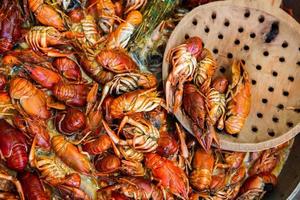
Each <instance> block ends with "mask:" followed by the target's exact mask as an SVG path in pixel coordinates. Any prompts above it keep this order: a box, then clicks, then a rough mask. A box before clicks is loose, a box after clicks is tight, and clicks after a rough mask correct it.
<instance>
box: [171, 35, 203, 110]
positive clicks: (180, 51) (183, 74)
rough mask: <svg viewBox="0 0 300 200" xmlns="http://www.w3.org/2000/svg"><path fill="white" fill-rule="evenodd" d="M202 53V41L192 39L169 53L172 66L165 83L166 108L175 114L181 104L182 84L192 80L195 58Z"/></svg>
mask: <svg viewBox="0 0 300 200" xmlns="http://www.w3.org/2000/svg"><path fill="white" fill-rule="evenodd" d="M201 52H202V40H201V39H200V38H199V37H192V38H189V39H188V40H186V41H185V43H184V44H182V45H179V46H177V47H175V48H173V49H171V50H170V52H169V54H168V55H169V56H168V58H169V61H170V64H171V66H172V71H171V72H170V74H169V76H168V78H167V81H166V87H165V92H166V103H167V108H168V109H172V110H173V111H174V112H176V111H177V110H178V109H179V108H180V106H181V104H182V94H183V84H184V83H185V82H186V81H189V80H192V75H193V73H194V71H195V68H196V66H197V58H198V56H199V55H200V54H201Z"/></svg>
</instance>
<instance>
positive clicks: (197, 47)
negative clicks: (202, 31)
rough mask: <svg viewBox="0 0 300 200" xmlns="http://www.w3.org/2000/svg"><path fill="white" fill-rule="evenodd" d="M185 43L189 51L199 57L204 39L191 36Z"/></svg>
mask: <svg viewBox="0 0 300 200" xmlns="http://www.w3.org/2000/svg"><path fill="white" fill-rule="evenodd" d="M185 44H186V45H187V49H188V52H190V53H191V54H192V55H193V56H195V57H196V58H198V57H199V56H200V54H201V52H202V49H203V46H202V40H201V38H200V37H196V36H195V37H191V38H189V39H187V40H186V42H185Z"/></svg>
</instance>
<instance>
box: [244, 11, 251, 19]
mask: <svg viewBox="0 0 300 200" xmlns="http://www.w3.org/2000/svg"><path fill="white" fill-rule="evenodd" d="M244 17H246V18H248V17H250V10H246V11H245V14H244Z"/></svg>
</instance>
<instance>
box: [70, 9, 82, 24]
mask: <svg viewBox="0 0 300 200" xmlns="http://www.w3.org/2000/svg"><path fill="white" fill-rule="evenodd" d="M68 16H69V17H70V19H71V21H72V22H74V23H79V22H80V21H81V20H82V19H83V18H84V14H83V11H82V9H81V8H75V9H73V10H71V11H70V12H69V13H68Z"/></svg>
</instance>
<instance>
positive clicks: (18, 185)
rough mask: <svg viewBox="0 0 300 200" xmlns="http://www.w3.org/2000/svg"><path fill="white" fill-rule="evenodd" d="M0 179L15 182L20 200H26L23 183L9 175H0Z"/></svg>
mask: <svg viewBox="0 0 300 200" xmlns="http://www.w3.org/2000/svg"><path fill="white" fill-rule="evenodd" d="M0 178H1V179H5V180H8V181H11V182H13V184H14V185H15V186H16V189H17V191H18V193H19V196H20V200H25V197H24V193H23V189H22V186H21V183H20V182H19V181H18V179H16V178H15V177H13V176H9V175H6V174H2V173H0Z"/></svg>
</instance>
